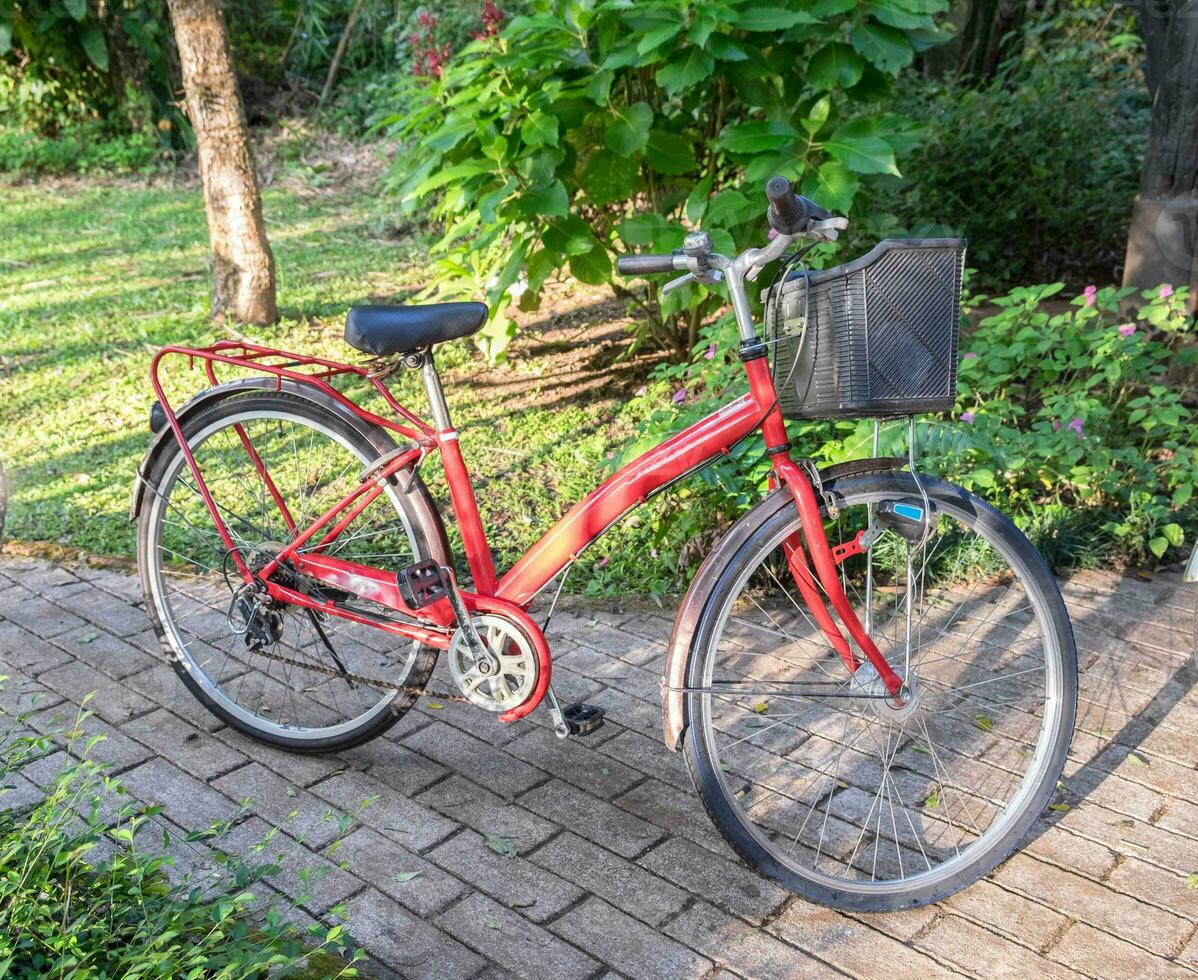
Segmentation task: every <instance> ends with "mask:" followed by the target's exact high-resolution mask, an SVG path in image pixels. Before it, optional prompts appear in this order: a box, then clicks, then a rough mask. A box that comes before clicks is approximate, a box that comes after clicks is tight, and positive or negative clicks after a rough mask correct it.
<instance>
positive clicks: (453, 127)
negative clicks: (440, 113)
mask: <svg viewBox="0 0 1198 980" xmlns="http://www.w3.org/2000/svg"><path fill="white" fill-rule="evenodd" d="M474 125H475V122H474V117H473V116H467V115H463V114H461V113H457V112H451V113H450V114H449V115H448V116H446V117H445V121H444V122H443V123H441V125H440V126H439V127H437V131H436V132H435V133H433V135H432V136H430V137H429V138H428V139H427V140H426V141H425V145H426V146H428V147H430V148H431V149H434V150H440V151H441V152H442V153H446V152H448V151H449V150H452V149H453V148H454V147H455V146H457V145H458V144H459V143H460V142H462V140H463V139H465V138H466V137H467V136H470V135H471V134H473V133H474Z"/></svg>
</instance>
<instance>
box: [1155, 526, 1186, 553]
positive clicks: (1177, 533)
mask: <svg viewBox="0 0 1198 980" xmlns="http://www.w3.org/2000/svg"><path fill="white" fill-rule="evenodd" d="M1161 534H1163V535H1164V536H1165V537H1166V538H1167V539H1168V541H1169V544H1171V545H1173V547H1174V548H1180V547H1181V543H1182V541H1184V540H1185V536H1186V533H1185V531H1183V530H1182V529H1181V525H1180V524H1166V525H1165V526H1164V527H1162V528H1161Z"/></svg>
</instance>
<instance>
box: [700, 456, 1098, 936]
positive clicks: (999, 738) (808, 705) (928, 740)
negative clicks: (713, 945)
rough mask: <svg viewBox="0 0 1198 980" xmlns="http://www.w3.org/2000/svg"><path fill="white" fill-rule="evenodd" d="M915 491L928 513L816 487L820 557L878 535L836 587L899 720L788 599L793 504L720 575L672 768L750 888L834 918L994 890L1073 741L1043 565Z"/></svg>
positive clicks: (1020, 539)
mask: <svg viewBox="0 0 1198 980" xmlns="http://www.w3.org/2000/svg"><path fill="white" fill-rule="evenodd" d="M922 483H923V487H924V490H925V492H926V494H927V499H926V506H925V500H924V498H923V496H921V494H920V492H919V488H918V486H917V484H916V482H915V480H914V479H913V478H912V477H911V475H910V474H906V473H883V474H873V475H868V476H863V477H856V478H847V479H844V480H840V481H833V482H830V483H827V484H825V489H827V490H829V491H830V492H831V494H832V496H833V499H834V503H835V505H836V516H835V517H834V518H833V519H830V520H827V519H826V521H825V526H826V528H827V531H828V538H829V542H830V543H831V544H833V545H835V544H837V543H841V542H848V541H850V540H852V539H853V537H854V536H855V535H856V533H857V532H858V531H861V530H865V529H869V528H872V529H873V530H872V531H871V532H870V536H873V541H872V544H871V546H870V547H869V549H868V551H866V552H865V553H863V554H859V555H856V556H853V557H850V558H848V559H847V560H845V561H844V562H843V563H842V564H841V565H840V573H841V583H842V585H843V587H844V589H845V591H846V593H847V594H848V596H849V598H850V600H852V602H853V605H854V608H855V611H856V612H857V614H858V616H859V617H860V618H861V620H862V622H863V623H865V624H866V626H867V628H868V629H869V630H870V633H871V635H872V636H873V638H874V640H875V642H876V643H877V645H878V647H879V649H880V651H881V653H882V655H883V656H884V657H885V658H886V660H887V661H888V663H889V664H890V665H891V667H892V668H893V669H894V670H895V671H896V672H897V673H898V674H899V676H900V677H903V678H906V680H907V684H908V690H907V691H906V692H905V697H904V698H903V699H902V703H901V704H900V703H898V702H897V701H896V700H895V699H891V698H888V697H887V696H885V690H884V688H883V687H882V685H881V684H880V683H879V682H878V681H877V679H876V674H873V669H872V667H871V666H870V665H869V664H868V663H866V664H865V665H864V666H863V667H861V668H859V669H858V670H857V672H856V674H853V673H851V672H850V670H849V668H848V666H847V665H846V663H845V661H844V660H843V659H842V657H841V656H840V655H839V654H838V653H837V652H836V651H835V650H834V649H832V647H831V645H830V644H829V642H828V641H827V639H826V638H825V637H824V635H823V633H822V632H821V631H820V629H819V628H818V627H817V626H816V625H815V624H814V623H813V621H812V618H811V615H810V612H809V610H808V609H807V608H806V607H805V606H804V604H803V602H802V600H801V598H800V597H799V593H798V590H797V588H796V587H795V583H794V579H793V577H792V575H791V573H790V570H789V568H788V566H787V562H786V558H785V554H784V547H783V546H784V543H786V542H787V541H788V540H790V541H792V542H793V541H794V540H795V539H794V538H793V537H792V536H794V535H796V533H797V532H798V531H799V530H800V520H799V516H798V513H797V510H796V508H795V506H794V504H793V502H790V503H787V504H786V505H785V506H781V507H779V508H777V509H776V510H775V512H774V513H772V514H771V515H769V516H767V517H766V518H765V519H764V520H762V521H761V522H760V526H759V527H757V528H756V529H755V530H754V531H753V532H752V533H751V534H750V536H749V537H748V539H747V540H746V541H745V543H744V544H743V545H742V546H741V547H740V549H739V550H738V551H737V552H736V553H735V554H734V555H733V557H732V558H731V560H730V561H729V562H728V564H727V565H726V566H725V567H724V568H723V569H722V570H721V572H720V573H719V577H718V579H717V581H716V584H715V586H714V588H713V590H712V592H711V594H710V596H709V598H708V601H707V603H706V605H705V607H704V611H703V613H702V615H701V617H700V621H699V623H698V626H697V629H696V632H695V638H694V642H693V644H692V646H691V651H690V657H689V660H688V663H687V670H686V690H687V692H688V693H687V694H686V710H687V719H688V729H687V734H686V740H685V745H684V748H685V755H686V758H687V762H688V764H689V766H690V769H691V774H692V777H693V778H694V781H695V785H696V787H697V788H698V790H699V792H700V794H701V796H702V797H703V801H704V803H705V805H706V807H707V810H708V812H709V813H710V815H711V817H712V819H713V820H714V821H715V823H716V825H717V826H718V827H719V829H720V831H721V832H722V833H723V835H724V836H725V838H727V840H728V841H729V843H730V844H731V845H732V846H733V847H734V848H735V849H736V850H737V851H738V852H739V853H740V855H741V856H742V857H743V858H744V859H745V860H746V861H748V862H749V863H750V864H751V865H753V866H754V867H755V868H757V869H758V870H759V871H760V872H761V873H763V874H765V875H767V876H768V877H770V878H773V879H774V880H776V881H778V882H779V883H781V884H782V885H784V886H786V887H787V888H790V889H791V890H792V891H795V892H797V893H799V894H802V895H804V896H806V897H808V898H810V899H812V900H813V901H817V902H820V903H823V904H825V905H832V906H835V907H838V908H844V909H851V910H856V911H863V912H865V911H868V912H880V911H891V910H895V909H901V908H910V907H912V906H916V905H922V904H925V903H927V902H932V901H935V900H937V899H940V898H943V897H945V896H946V895H949V894H951V893H953V892H955V891H957V890H959V889H961V888H963V887H965V886H966V885H968V884H970V883H972V882H973V881H975V880H977V879H978V878H980V877H981V876H982V875H984V874H986V873H987V872H989V871H990V870H991V869H993V868H994V867H995V866H996V865H997V864H998V863H999V862H1000V861H1002V860H1003V858H1005V857H1006V856H1007V855H1008V854H1009V853H1010V852H1011V851H1012V850H1013V849H1014V848H1015V847H1016V845H1017V844H1018V843H1019V841H1020V840H1021V839H1022V838H1023V836H1024V835H1025V834H1026V833H1027V831H1028V830H1029V828H1030V827H1031V825H1032V824H1033V823H1034V821H1035V820H1036V818H1037V817H1038V816H1039V814H1040V813H1041V812H1042V811H1043V809H1044V807H1045V806H1046V804H1047V803H1048V802H1049V800H1050V799H1051V797H1052V793H1053V791H1054V789H1055V787H1056V786H1057V782H1058V780H1059V778H1060V774H1061V770H1062V768H1063V766H1064V762H1065V756H1066V753H1067V752H1068V749H1069V743H1070V737H1071V734H1072V730H1073V721H1074V715H1075V713H1076V705H1077V659H1076V653H1075V650H1074V645H1073V636H1072V631H1071V629H1070V626H1069V618H1068V615H1067V613H1066V611H1065V606H1064V603H1063V602H1062V601H1061V596H1060V593H1059V591H1058V589H1057V587H1056V584H1055V583H1054V581H1053V579H1052V575H1051V574H1050V572H1049V570H1048V568H1047V566H1046V565H1045V563H1044V560H1043V559H1042V558H1041V557H1040V555H1039V554H1038V553H1037V552H1036V550H1035V549H1034V548H1033V547H1032V545H1031V544H1030V543H1029V542H1028V540H1027V539H1026V538H1025V537H1024V536H1023V534H1022V533H1021V532H1020V531H1019V530H1018V529H1017V528H1016V527H1015V526H1014V525H1013V524H1012V523H1011V522H1010V521H1009V520H1008V519H1007V518H1005V517H1004V516H1003V515H1001V514H1000V513H998V512H997V511H996V510H994V509H993V508H992V507H990V506H989V505H987V504H986V503H984V502H983V501H981V500H979V499H978V498H977V497H975V496H973V495H972V494H970V493H967V492H966V491H965V490H962V489H961V488H960V487H956V486H953V485H951V484H948V483H943V482H941V481H938V480H933V479H930V478H927V477H924V478H923V479H922ZM896 505H898V506H897V507H896ZM925 516H926V518H927V522H928V523H927V524H926V525H925V524H924V523H923V521H924V517H925ZM925 529H926V532H927V534H926V537H925V535H924V533H923V532H924V531H925ZM871 675H872V678H873V679H872V680H871Z"/></svg>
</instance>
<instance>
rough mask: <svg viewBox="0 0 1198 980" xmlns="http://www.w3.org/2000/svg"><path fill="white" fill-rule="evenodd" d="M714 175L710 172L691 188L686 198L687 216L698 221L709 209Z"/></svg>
mask: <svg viewBox="0 0 1198 980" xmlns="http://www.w3.org/2000/svg"><path fill="white" fill-rule="evenodd" d="M711 185H712V176H711V174H708V175H707V176H706V177H704V178H703V179H702V180H700V181H699V182H698V183H697V184H695V186H694V187H693V188H691V192H690V196H689V197H687V199H686V216H687V217H688V218H689V219H690V220H691V221H693V222H695V223H698V222H699V221H700V220H701V219H702V218H703V215H704V214H705V213H706V211H707V197H708V195H709V194H711Z"/></svg>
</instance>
